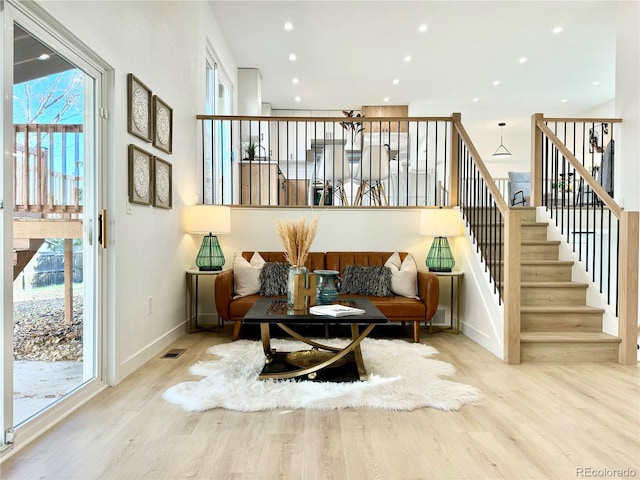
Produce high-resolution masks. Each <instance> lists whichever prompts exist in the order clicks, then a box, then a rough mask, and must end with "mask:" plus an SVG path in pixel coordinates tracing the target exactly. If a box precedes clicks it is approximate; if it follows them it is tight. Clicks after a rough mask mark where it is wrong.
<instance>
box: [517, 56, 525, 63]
mask: <svg viewBox="0 0 640 480" xmlns="http://www.w3.org/2000/svg"><path fill="white" fill-rule="evenodd" d="M526 61H527V57H520V58H519V59H518V62H520V63H525V62H526Z"/></svg>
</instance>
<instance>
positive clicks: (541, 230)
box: [472, 224, 547, 243]
mask: <svg viewBox="0 0 640 480" xmlns="http://www.w3.org/2000/svg"><path fill="white" fill-rule="evenodd" d="M472 230H473V231H474V232H475V237H476V238H477V239H478V241H480V243H493V242H495V241H496V240H497V239H502V240H503V241H504V231H502V233H499V232H496V231H492V230H486V229H485V228H484V227H483V226H479V227H478V228H475V229H472ZM520 236H521V238H522V240H525V241H526V240H546V239H547V225H546V224H543V225H523V226H522V229H521V230H520ZM485 239H486V241H485Z"/></svg>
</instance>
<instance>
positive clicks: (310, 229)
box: [276, 217, 318, 266]
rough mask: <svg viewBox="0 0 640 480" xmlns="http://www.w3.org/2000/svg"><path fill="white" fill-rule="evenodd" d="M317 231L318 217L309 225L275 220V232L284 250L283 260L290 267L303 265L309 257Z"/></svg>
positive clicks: (293, 221)
mask: <svg viewBox="0 0 640 480" xmlns="http://www.w3.org/2000/svg"><path fill="white" fill-rule="evenodd" d="M317 229H318V217H316V218H314V219H313V220H311V221H310V222H309V223H307V221H306V220H305V219H304V218H301V219H299V220H283V219H280V218H277V219H276V232H277V233H278V237H280V241H281V242H282V246H283V248H284V258H285V260H286V261H287V262H289V263H290V264H291V265H298V266H302V265H304V262H306V261H307V257H308V256H309V249H310V248H311V243H312V242H313V239H314V238H315V236H316V230H317Z"/></svg>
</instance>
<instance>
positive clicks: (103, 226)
mask: <svg viewBox="0 0 640 480" xmlns="http://www.w3.org/2000/svg"><path fill="white" fill-rule="evenodd" d="M98 243H99V244H100V245H101V246H102V248H104V249H106V248H107V210H106V209H105V208H103V209H102V213H101V214H100V215H98Z"/></svg>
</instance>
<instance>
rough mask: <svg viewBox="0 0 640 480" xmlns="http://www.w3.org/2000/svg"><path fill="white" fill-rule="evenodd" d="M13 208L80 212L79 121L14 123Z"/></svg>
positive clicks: (81, 156) (67, 212)
mask: <svg viewBox="0 0 640 480" xmlns="http://www.w3.org/2000/svg"><path fill="white" fill-rule="evenodd" d="M13 130H14V179H13V191H14V209H15V211H16V212H30V213H42V214H63V215H69V214H78V213H82V181H83V163H84V162H83V156H84V154H83V149H84V145H83V128H82V125H77V124H76V125H63V124H15V125H14V126H13Z"/></svg>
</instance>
